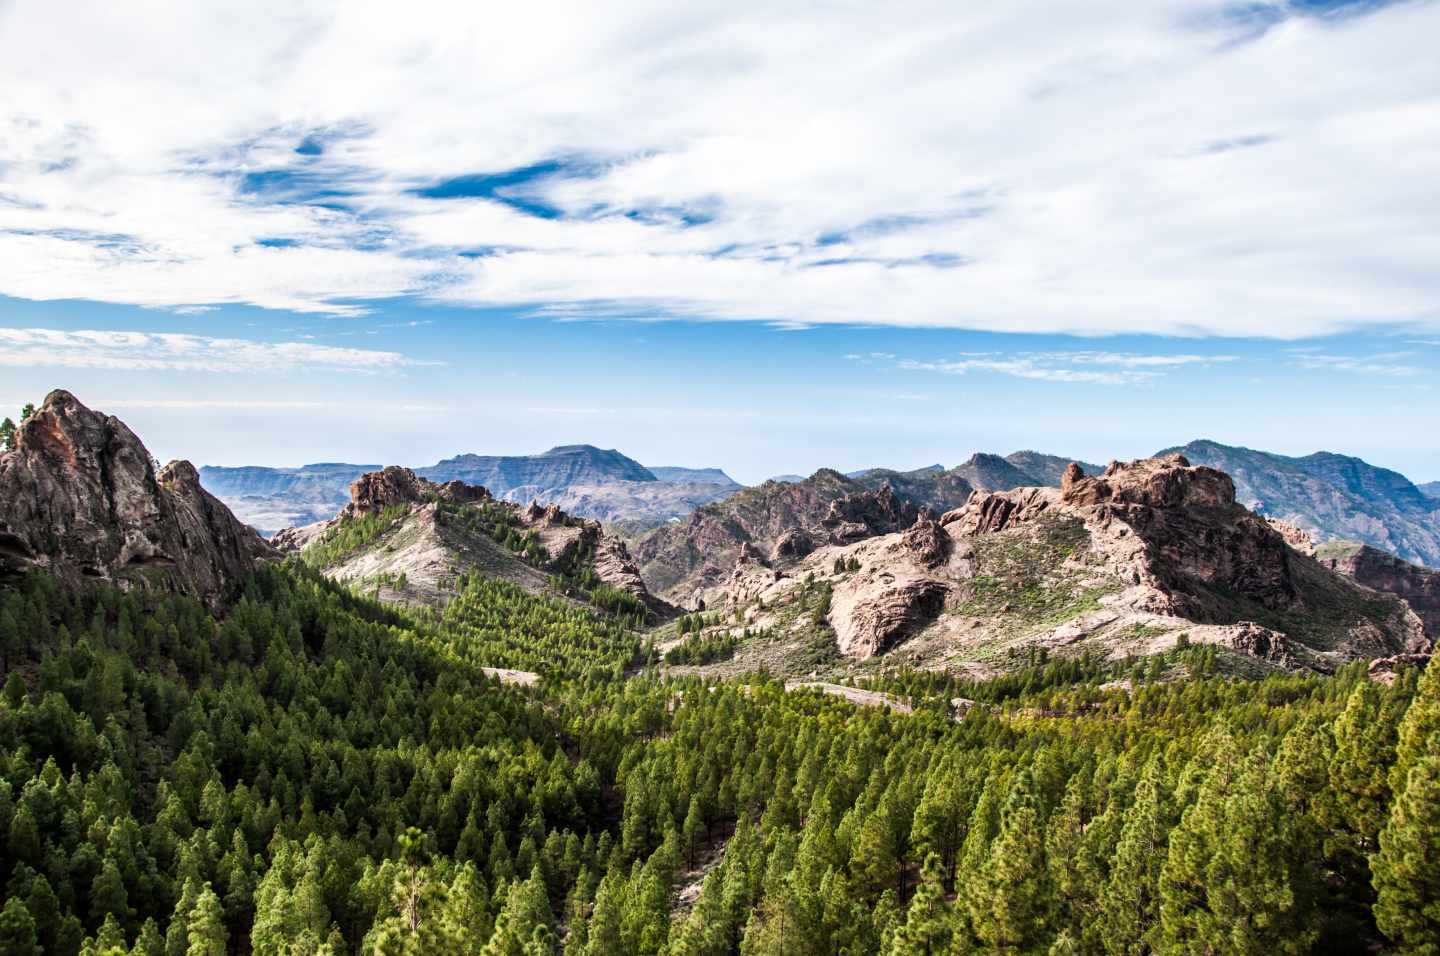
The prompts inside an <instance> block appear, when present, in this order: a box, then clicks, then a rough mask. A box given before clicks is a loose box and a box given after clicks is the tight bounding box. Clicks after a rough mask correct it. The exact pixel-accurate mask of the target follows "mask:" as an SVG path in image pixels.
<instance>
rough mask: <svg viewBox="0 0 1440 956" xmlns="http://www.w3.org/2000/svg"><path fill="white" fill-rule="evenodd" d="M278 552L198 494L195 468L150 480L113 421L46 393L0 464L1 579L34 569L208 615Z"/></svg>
mask: <svg viewBox="0 0 1440 956" xmlns="http://www.w3.org/2000/svg"><path fill="white" fill-rule="evenodd" d="M276 556H277V554H276V552H275V551H274V549H273V548H271V547H270V545H268V544H267V543H266V542H265V541H264V540H263V539H261V538H260V536H259V535H258V534H256V533H255V532H254V531H253V530H251V529H250V528H248V527H246V526H245V525H243V524H241V523H240V522H239V521H238V520H236V518H235V516H234V515H232V514H231V513H230V510H229V509H228V508H226V507H225V506H224V505H223V504H221V503H220V502H219V501H218V500H217V499H216V498H214V497H213V496H212V495H210V494H209V493H208V492H206V491H205V490H204V489H203V488H201V487H200V480H199V476H198V474H197V473H196V470H195V468H194V467H193V466H192V465H191V464H190V463H189V462H186V461H176V462H171V463H170V464H169V465H168V466H166V467H165V468H164V469H163V470H161V471H160V472H159V473H158V474H157V473H156V464H155V462H154V460H153V459H152V458H151V456H150V453H149V451H147V450H146V448H145V446H144V445H143V444H142V443H141V442H140V439H139V438H137V437H136V436H135V433H134V432H132V431H131V430H130V429H129V428H127V427H126V426H125V424H124V423H123V422H121V421H120V420H119V419H118V418H114V417H113V416H108V415H103V414H101V413H99V412H96V411H92V410H91V409H89V408H87V407H85V405H83V404H81V402H80V401H79V399H77V398H76V397H75V396H74V395H72V394H70V393H69V392H66V391H63V390H57V391H54V392H51V393H50V394H49V395H48V396H47V397H46V398H45V402H44V404H43V405H41V407H40V408H39V409H38V410H37V411H36V412H35V413H34V414H33V415H31V416H30V417H29V418H28V419H26V420H25V421H24V422H22V423H21V425H20V427H19V429H18V430H17V432H16V436H15V445H14V449H13V450H12V451H10V452H7V453H5V454H3V455H0V573H18V572H23V571H24V570H26V569H28V568H32V567H33V568H44V569H47V570H49V571H50V572H51V573H53V574H55V575H56V576H57V577H59V578H61V579H62V580H64V581H66V582H68V583H72V584H73V583H78V582H80V581H83V580H87V579H88V580H103V581H107V582H110V583H113V584H116V585H117V586H119V587H122V588H130V587H160V588H165V589H173V590H179V591H183V592H185V593H187V594H191V595H193V596H195V597H197V598H199V599H201V600H202V601H204V602H205V603H206V604H208V605H210V606H211V607H212V608H219V607H222V606H223V605H224V604H225V603H226V602H227V601H228V600H229V599H230V598H232V597H234V596H235V595H236V594H237V593H238V591H239V589H240V586H241V584H242V582H243V581H244V580H245V578H246V577H247V576H248V575H249V574H250V573H251V572H252V571H253V570H254V568H255V563H256V561H258V560H261V559H265V558H273V557H276Z"/></svg>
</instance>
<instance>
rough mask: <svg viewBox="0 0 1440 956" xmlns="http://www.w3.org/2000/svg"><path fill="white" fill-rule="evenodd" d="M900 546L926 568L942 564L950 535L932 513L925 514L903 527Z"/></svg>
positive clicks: (947, 552) (947, 550) (948, 546)
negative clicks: (903, 531)
mask: <svg viewBox="0 0 1440 956" xmlns="http://www.w3.org/2000/svg"><path fill="white" fill-rule="evenodd" d="M900 547H902V548H904V549H905V550H906V551H908V552H910V554H911V555H913V556H914V558H915V560H916V561H918V562H920V564H921V565H923V566H925V567H927V568H933V567H936V566H937V565H940V564H944V563H945V558H946V557H948V556H949V554H950V549H951V541H950V536H949V535H947V534H946V533H945V530H944V529H943V528H941V527H940V522H938V521H936V520H935V518H934V516H933V515H930V514H925V515H922V516H920V517H919V518H918V519H916V521H915V523H914V524H912V525H911V526H910V527H909V528H906V529H905V533H904V534H902V535H901V536H900Z"/></svg>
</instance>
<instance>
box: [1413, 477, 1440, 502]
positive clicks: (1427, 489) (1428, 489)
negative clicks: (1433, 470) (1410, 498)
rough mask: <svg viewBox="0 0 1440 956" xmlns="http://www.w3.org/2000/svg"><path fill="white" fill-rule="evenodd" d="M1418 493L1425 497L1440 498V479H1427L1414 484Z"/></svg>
mask: <svg viewBox="0 0 1440 956" xmlns="http://www.w3.org/2000/svg"><path fill="white" fill-rule="evenodd" d="M1415 487H1416V488H1419V489H1420V493H1421V494H1423V495H1424V496H1425V497H1427V498H1440V481H1427V482H1425V483H1424V484H1423V485H1416V486H1415Z"/></svg>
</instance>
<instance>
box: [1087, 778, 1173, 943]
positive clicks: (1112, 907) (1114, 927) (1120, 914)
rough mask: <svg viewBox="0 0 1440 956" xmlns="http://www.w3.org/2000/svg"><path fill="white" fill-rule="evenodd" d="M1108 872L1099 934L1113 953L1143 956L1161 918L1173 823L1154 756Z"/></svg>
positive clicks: (1101, 904) (1142, 779)
mask: <svg viewBox="0 0 1440 956" xmlns="http://www.w3.org/2000/svg"><path fill="white" fill-rule="evenodd" d="M1123 820H1124V822H1123V823H1122V824H1121V829H1120V842H1119V844H1118V845H1117V846H1116V848H1115V856H1114V864H1113V867H1112V869H1111V871H1110V878H1109V880H1108V881H1107V882H1106V884H1105V887H1104V889H1103V891H1102V892H1101V895H1100V919H1099V924H1100V925H1099V929H1100V932H1099V936H1100V939H1101V941H1102V942H1103V945H1104V946H1105V951H1106V952H1107V953H1110V954H1111V956H1144V954H1146V953H1149V952H1152V951H1153V946H1151V945H1150V943H1149V942H1148V940H1149V938H1150V935H1151V933H1152V931H1153V930H1154V929H1155V928H1156V927H1157V926H1158V925H1159V923H1160V871H1161V868H1162V866H1163V864H1164V862H1165V856H1166V852H1167V849H1168V846H1169V833H1170V828H1171V826H1172V825H1173V819H1172V814H1171V811H1170V803H1169V800H1168V797H1167V794H1166V790H1165V782H1164V780H1163V775H1162V772H1161V769H1160V762H1159V760H1158V759H1152V760H1151V761H1150V762H1149V763H1148V764H1146V766H1145V771H1144V773H1143V774H1142V775H1141V777H1140V783H1139V784H1138V785H1137V786H1136V788H1135V801H1134V803H1132V804H1131V805H1130V808H1129V809H1128V810H1126V811H1125V815H1124V818H1123Z"/></svg>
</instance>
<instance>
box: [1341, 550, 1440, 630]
mask: <svg viewBox="0 0 1440 956" xmlns="http://www.w3.org/2000/svg"><path fill="white" fill-rule="evenodd" d="M1317 557H1318V558H1319V560H1320V563H1321V564H1323V565H1325V566H1326V567H1327V568H1329V569H1331V570H1332V571H1336V572H1338V573H1340V574H1343V575H1345V576H1346V577H1348V578H1353V579H1354V580H1356V581H1358V582H1360V583H1361V584H1363V585H1365V586H1366V587H1368V588H1374V589H1375V590H1376V591H1385V592H1388V593H1390V594H1394V595H1397V596H1398V597H1401V598H1404V599H1405V602H1406V603H1407V604H1409V605H1410V607H1411V609H1413V610H1414V611H1415V613H1416V614H1418V615H1419V616H1420V620H1422V621H1423V622H1424V623H1425V633H1426V634H1427V635H1428V636H1429V637H1430V638H1431V639H1432V640H1433V639H1435V638H1440V571H1431V570H1430V569H1429V568H1422V567H1418V566H1416V565H1413V564H1410V563H1409V562H1406V561H1401V560H1400V559H1399V558H1397V557H1395V556H1394V555H1393V554H1386V553H1385V552H1384V551H1381V550H1380V549H1378V548H1372V547H1370V546H1369V545H1368V544H1358V543H1355V542H1348V541H1343V542H1330V543H1327V544H1325V545H1322V546H1321V547H1320V549H1319V551H1318V552H1317Z"/></svg>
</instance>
